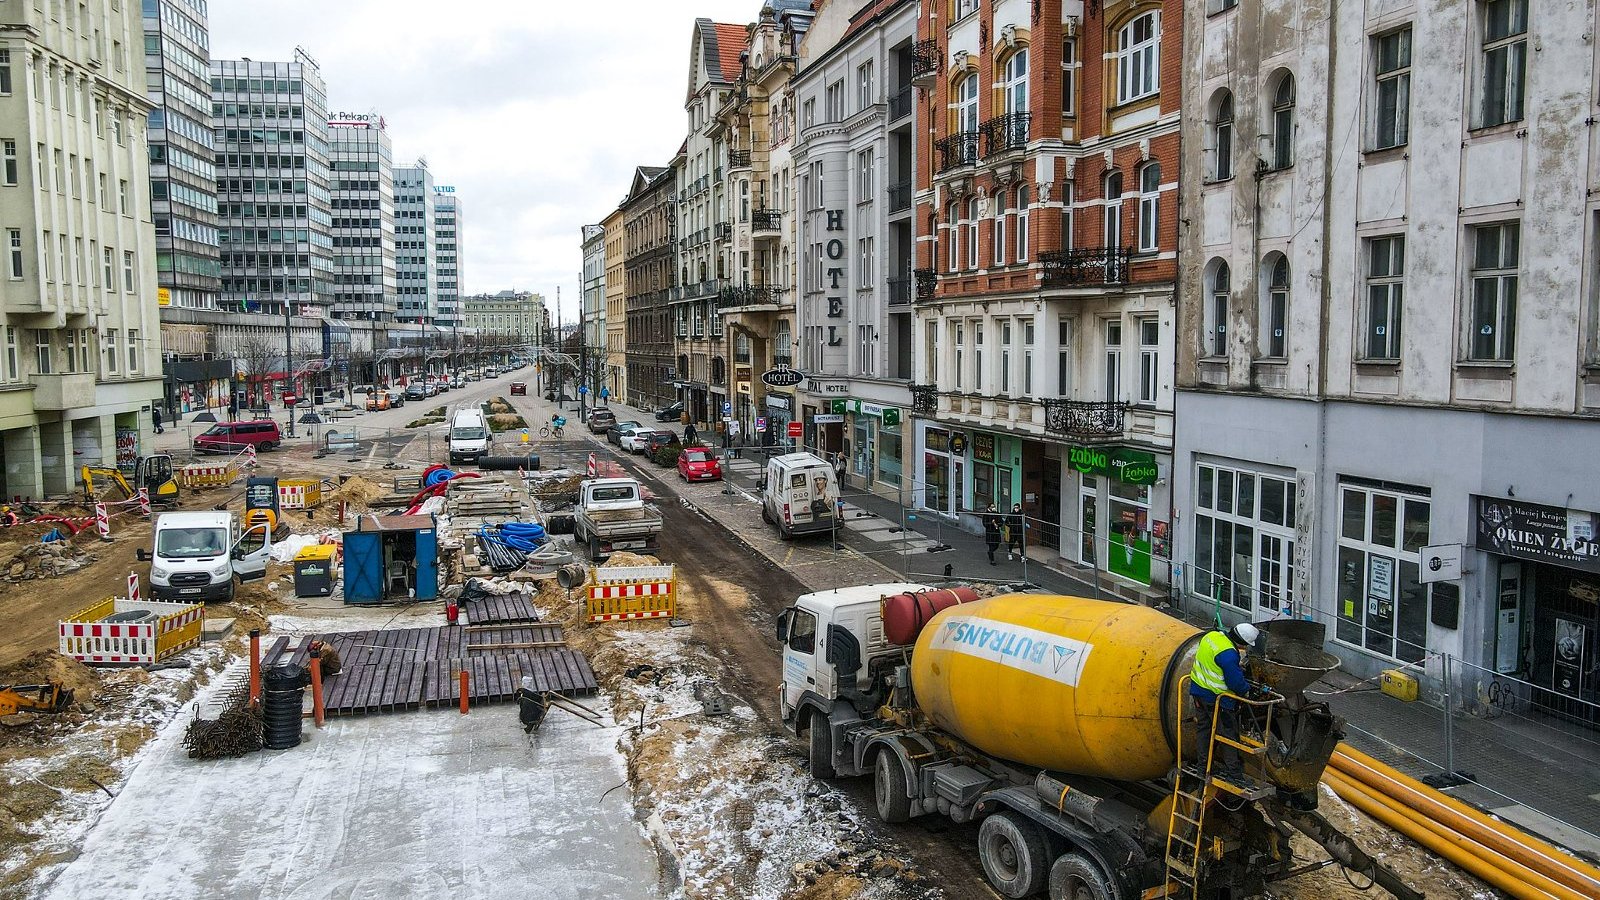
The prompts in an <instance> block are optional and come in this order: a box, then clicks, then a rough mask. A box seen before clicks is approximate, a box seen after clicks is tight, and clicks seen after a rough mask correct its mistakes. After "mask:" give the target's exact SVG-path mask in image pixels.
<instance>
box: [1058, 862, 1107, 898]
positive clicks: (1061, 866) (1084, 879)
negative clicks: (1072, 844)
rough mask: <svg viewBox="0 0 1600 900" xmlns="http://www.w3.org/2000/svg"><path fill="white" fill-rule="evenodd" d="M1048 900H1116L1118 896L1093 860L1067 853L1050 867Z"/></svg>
mask: <svg viewBox="0 0 1600 900" xmlns="http://www.w3.org/2000/svg"><path fill="white" fill-rule="evenodd" d="M1050 900H1118V895H1117V889H1116V888H1114V887H1112V886H1111V881H1110V879H1108V878H1106V875H1105V873H1104V872H1102V871H1100V867H1099V866H1097V865H1095V862H1094V860H1092V859H1090V858H1089V857H1087V856H1084V855H1083V854H1082V853H1068V854H1066V855H1064V856H1062V857H1061V858H1060V859H1058V860H1056V864H1055V865H1053V866H1051V867H1050Z"/></svg>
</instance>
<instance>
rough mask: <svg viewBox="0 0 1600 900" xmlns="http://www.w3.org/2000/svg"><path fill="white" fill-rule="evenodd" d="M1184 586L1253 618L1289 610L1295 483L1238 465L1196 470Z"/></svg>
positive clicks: (1205, 465) (1203, 465)
mask: <svg viewBox="0 0 1600 900" xmlns="http://www.w3.org/2000/svg"><path fill="white" fill-rule="evenodd" d="M1194 519H1195V524H1194V531H1195V536H1194V556H1193V563H1192V567H1191V570H1190V571H1191V583H1190V587H1191V589H1192V590H1193V591H1194V592H1195V593H1196V594H1199V595H1201V596H1203V597H1206V598H1208V599H1211V600H1220V601H1221V602H1223V603H1226V604H1228V605H1230V606H1233V607H1235V608H1237V609H1241V610H1244V611H1246V612H1249V613H1251V614H1252V615H1253V614H1254V613H1255V612H1256V611H1257V610H1260V611H1262V612H1266V613H1273V614H1278V613H1283V612H1285V611H1289V610H1292V609H1293V606H1294V540H1295V535H1294V524H1295V485H1294V481H1293V480H1292V479H1289V478H1285V477H1280V476H1276V475H1271V474H1267V473H1263V472H1255V471H1250V470H1247V469H1242V468H1233V467H1229V466H1220V465H1215V464H1212V463H1201V464H1199V465H1196V466H1195V517H1194Z"/></svg>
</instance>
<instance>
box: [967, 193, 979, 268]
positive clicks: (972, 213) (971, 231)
mask: <svg viewBox="0 0 1600 900" xmlns="http://www.w3.org/2000/svg"><path fill="white" fill-rule="evenodd" d="M966 227H967V268H969V269H976V268H977V267H978V200H977V198H972V199H970V200H968V201H967V218H966Z"/></svg>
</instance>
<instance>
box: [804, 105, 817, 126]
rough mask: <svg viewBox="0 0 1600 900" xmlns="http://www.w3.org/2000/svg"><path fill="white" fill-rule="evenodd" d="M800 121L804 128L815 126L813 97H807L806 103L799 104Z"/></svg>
mask: <svg viewBox="0 0 1600 900" xmlns="http://www.w3.org/2000/svg"><path fill="white" fill-rule="evenodd" d="M800 121H801V123H803V126H804V127H806V128H810V127H811V126H813V125H815V124H817V99H816V98H815V97H809V98H807V99H806V102H804V103H802V104H800Z"/></svg>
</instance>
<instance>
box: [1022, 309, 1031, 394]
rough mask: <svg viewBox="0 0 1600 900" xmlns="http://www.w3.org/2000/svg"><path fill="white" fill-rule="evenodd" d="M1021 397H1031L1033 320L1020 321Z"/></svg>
mask: <svg viewBox="0 0 1600 900" xmlns="http://www.w3.org/2000/svg"><path fill="white" fill-rule="evenodd" d="M1022 396H1024V397H1032V396H1033V320H1032V319H1024V320H1023V321H1022Z"/></svg>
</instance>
